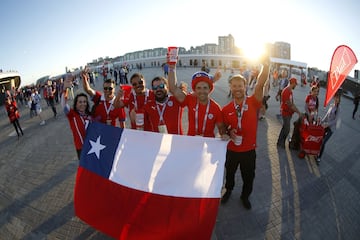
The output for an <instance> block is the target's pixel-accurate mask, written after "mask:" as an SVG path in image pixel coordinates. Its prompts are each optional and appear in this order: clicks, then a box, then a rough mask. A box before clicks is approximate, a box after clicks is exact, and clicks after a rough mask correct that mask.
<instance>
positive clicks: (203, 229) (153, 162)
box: [74, 123, 227, 240]
mask: <svg viewBox="0 0 360 240" xmlns="http://www.w3.org/2000/svg"><path fill="white" fill-rule="evenodd" d="M226 144H227V142H225V141H221V140H220V139H215V138H205V137H197V136H195V137H194V136H180V135H171V134H160V133H153V132H145V131H138V130H132V129H122V128H117V127H113V126H108V125H105V124H101V123H92V124H90V125H89V127H88V130H87V136H86V140H85V142H84V145H83V150H82V154H81V160H80V165H79V168H78V172H77V176H76V184H75V194H74V203H75V214H76V215H77V216H78V217H79V218H80V219H82V220H83V221H85V222H86V223H88V224H89V225H91V226H93V227H94V228H95V229H97V230H99V231H102V232H104V233H105V234H107V235H109V236H111V237H114V238H116V239H127V240H128V239H136V240H141V239H147V240H152V239H154V240H155V239H157V240H158V239H171V240H173V239H210V238H211V235H212V231H213V228H214V225H215V221H216V216H217V212H218V207H219V202H220V198H221V188H222V184H223V174H224V164H225V154H226Z"/></svg>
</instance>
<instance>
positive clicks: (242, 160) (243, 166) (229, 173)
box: [225, 150, 256, 198]
mask: <svg viewBox="0 0 360 240" xmlns="http://www.w3.org/2000/svg"><path fill="white" fill-rule="evenodd" d="M239 165H240V172H241V178H242V180H243V187H242V192H241V196H242V197H244V198H248V197H249V196H250V194H251V192H252V189H253V182H254V178H255V167H256V152H255V150H251V151H248V152H233V151H230V150H227V152H226V162H225V169H226V183H225V188H226V190H230V191H231V190H233V188H234V186H235V173H236V170H237V168H238V166H239Z"/></svg>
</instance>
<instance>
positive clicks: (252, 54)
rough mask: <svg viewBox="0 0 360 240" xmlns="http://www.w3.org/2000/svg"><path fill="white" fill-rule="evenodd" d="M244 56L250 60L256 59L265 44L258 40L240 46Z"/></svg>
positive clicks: (263, 51)
mask: <svg viewBox="0 0 360 240" xmlns="http://www.w3.org/2000/svg"><path fill="white" fill-rule="evenodd" d="M241 49H242V51H243V54H244V57H246V58H248V59H249V60H250V61H256V60H258V59H259V58H260V57H261V56H262V55H263V54H264V53H265V46H264V44H263V43H260V42H248V43H245V44H243V45H242V46H241Z"/></svg>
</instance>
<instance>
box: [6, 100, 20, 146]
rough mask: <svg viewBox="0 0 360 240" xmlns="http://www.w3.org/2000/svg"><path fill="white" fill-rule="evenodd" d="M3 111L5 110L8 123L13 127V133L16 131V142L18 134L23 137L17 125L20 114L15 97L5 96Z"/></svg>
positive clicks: (18, 124)
mask: <svg viewBox="0 0 360 240" xmlns="http://www.w3.org/2000/svg"><path fill="white" fill-rule="evenodd" d="M5 109H6V112H7V115H8V117H9V121H10V123H11V124H12V125H14V128H15V131H16V134H17V136H18V140H19V138H20V133H21V136H23V135H24V133H23V130H22V128H21V126H20V123H19V118H20V113H19V110H18V108H17V104H16V100H15V97H12V96H10V95H8V96H7V98H6V103H5Z"/></svg>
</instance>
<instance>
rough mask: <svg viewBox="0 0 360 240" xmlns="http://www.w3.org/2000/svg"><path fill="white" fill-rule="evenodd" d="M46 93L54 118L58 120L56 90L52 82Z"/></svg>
mask: <svg viewBox="0 0 360 240" xmlns="http://www.w3.org/2000/svg"><path fill="white" fill-rule="evenodd" d="M45 91H46V92H47V96H48V100H49V104H50V106H51V110H52V111H53V114H54V118H56V115H57V111H56V106H55V95H56V88H55V86H54V85H53V82H52V81H51V80H48V82H47V85H46V86H45Z"/></svg>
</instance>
